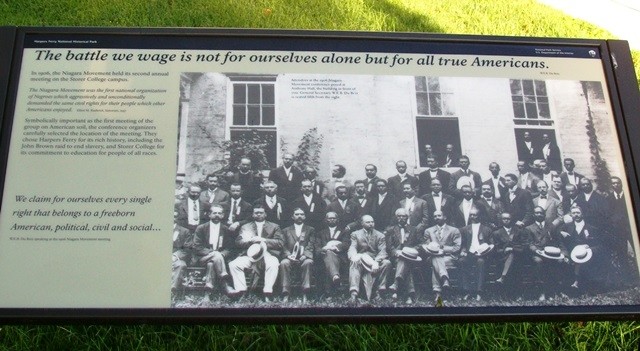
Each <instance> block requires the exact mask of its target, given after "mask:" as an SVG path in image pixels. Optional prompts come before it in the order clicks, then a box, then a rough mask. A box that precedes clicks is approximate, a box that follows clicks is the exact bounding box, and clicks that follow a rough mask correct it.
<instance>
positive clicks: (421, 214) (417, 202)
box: [399, 183, 430, 233]
mask: <svg viewBox="0 0 640 351" xmlns="http://www.w3.org/2000/svg"><path fill="white" fill-rule="evenodd" d="M403 192H404V199H402V200H401V201H400V206H399V207H400V208H404V209H405V210H406V211H407V214H408V215H409V221H408V223H409V225H411V226H414V227H416V231H418V233H422V232H423V231H424V230H425V229H426V228H427V225H428V224H429V217H430V216H429V209H428V208H427V202H426V201H424V200H422V199H421V198H419V197H417V196H416V189H415V188H414V187H412V186H411V184H408V183H407V184H404V189H403Z"/></svg>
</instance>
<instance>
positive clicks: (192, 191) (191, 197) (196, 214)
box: [175, 185, 209, 233]
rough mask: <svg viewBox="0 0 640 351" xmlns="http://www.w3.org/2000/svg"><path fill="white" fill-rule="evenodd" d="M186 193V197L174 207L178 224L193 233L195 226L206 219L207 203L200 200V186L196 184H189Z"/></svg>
mask: <svg viewBox="0 0 640 351" xmlns="http://www.w3.org/2000/svg"><path fill="white" fill-rule="evenodd" d="M187 194H188V197H186V198H184V199H182V200H180V202H179V203H178V204H176V208H175V209H176V211H177V212H178V218H177V221H178V224H179V225H180V226H181V227H184V228H187V229H189V231H190V232H191V233H193V231H194V230H196V227H197V226H199V225H200V224H202V223H204V222H206V221H207V212H208V210H209V204H208V203H203V202H201V201H200V187H199V186H197V185H191V186H190V187H189V192H188V193H187Z"/></svg>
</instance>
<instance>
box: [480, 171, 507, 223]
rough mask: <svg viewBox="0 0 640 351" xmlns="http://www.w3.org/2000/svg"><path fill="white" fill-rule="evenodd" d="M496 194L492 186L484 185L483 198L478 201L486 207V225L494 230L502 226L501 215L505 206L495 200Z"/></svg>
mask: <svg viewBox="0 0 640 351" xmlns="http://www.w3.org/2000/svg"><path fill="white" fill-rule="evenodd" d="M505 189H506V187H505ZM494 193H495V192H494V191H493V188H492V187H491V185H489V184H486V183H484V184H482V196H480V198H479V199H478V200H477V201H478V203H479V204H480V205H481V206H482V207H484V214H485V216H486V217H485V224H486V225H488V226H490V227H491V229H492V230H495V229H497V228H499V227H500V226H501V225H502V220H501V219H500V215H501V214H502V213H503V212H504V204H503V203H502V201H500V200H498V199H496V198H495V196H494Z"/></svg>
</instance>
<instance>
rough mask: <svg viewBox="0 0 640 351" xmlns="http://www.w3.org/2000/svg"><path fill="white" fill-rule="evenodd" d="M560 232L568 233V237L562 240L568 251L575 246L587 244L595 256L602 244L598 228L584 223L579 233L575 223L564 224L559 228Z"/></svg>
mask: <svg viewBox="0 0 640 351" xmlns="http://www.w3.org/2000/svg"><path fill="white" fill-rule="evenodd" d="M560 231H561V232H565V233H569V236H568V237H566V238H563V239H562V240H563V242H564V244H565V246H566V247H567V249H568V250H569V251H571V250H573V248H574V247H576V245H584V244H587V245H589V247H590V248H591V249H592V250H593V253H594V254H595V253H596V251H597V250H598V248H599V247H600V245H601V244H602V241H601V240H602V239H601V235H600V230H598V228H596V227H594V226H592V225H590V224H588V223H586V221H585V225H584V227H583V228H582V230H581V231H580V232H578V231H577V230H576V225H575V223H567V224H564V225H563V226H562V227H561V228H560Z"/></svg>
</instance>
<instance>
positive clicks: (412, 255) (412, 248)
mask: <svg viewBox="0 0 640 351" xmlns="http://www.w3.org/2000/svg"><path fill="white" fill-rule="evenodd" d="M408 219H409V215H408V214H407V211H406V210H405V209H404V208H399V209H397V210H396V221H397V224H396V225H394V226H391V227H389V228H387V230H386V231H385V237H386V238H387V248H388V250H389V256H390V260H391V262H392V264H393V265H394V266H395V267H396V274H395V280H394V282H393V284H391V286H389V290H391V292H392V293H393V295H392V296H391V298H392V299H393V300H397V299H398V292H399V291H400V292H402V291H403V290H404V292H405V293H406V294H407V300H406V303H407V304H412V303H413V301H414V300H415V298H416V289H415V287H414V285H413V274H412V271H413V269H412V268H414V267H415V262H418V261H422V258H421V257H420V256H419V255H418V250H417V248H418V246H419V242H420V239H421V238H420V236H419V235H418V232H417V231H416V228H415V227H413V226H410V225H409V224H408V223H407V220H408Z"/></svg>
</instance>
